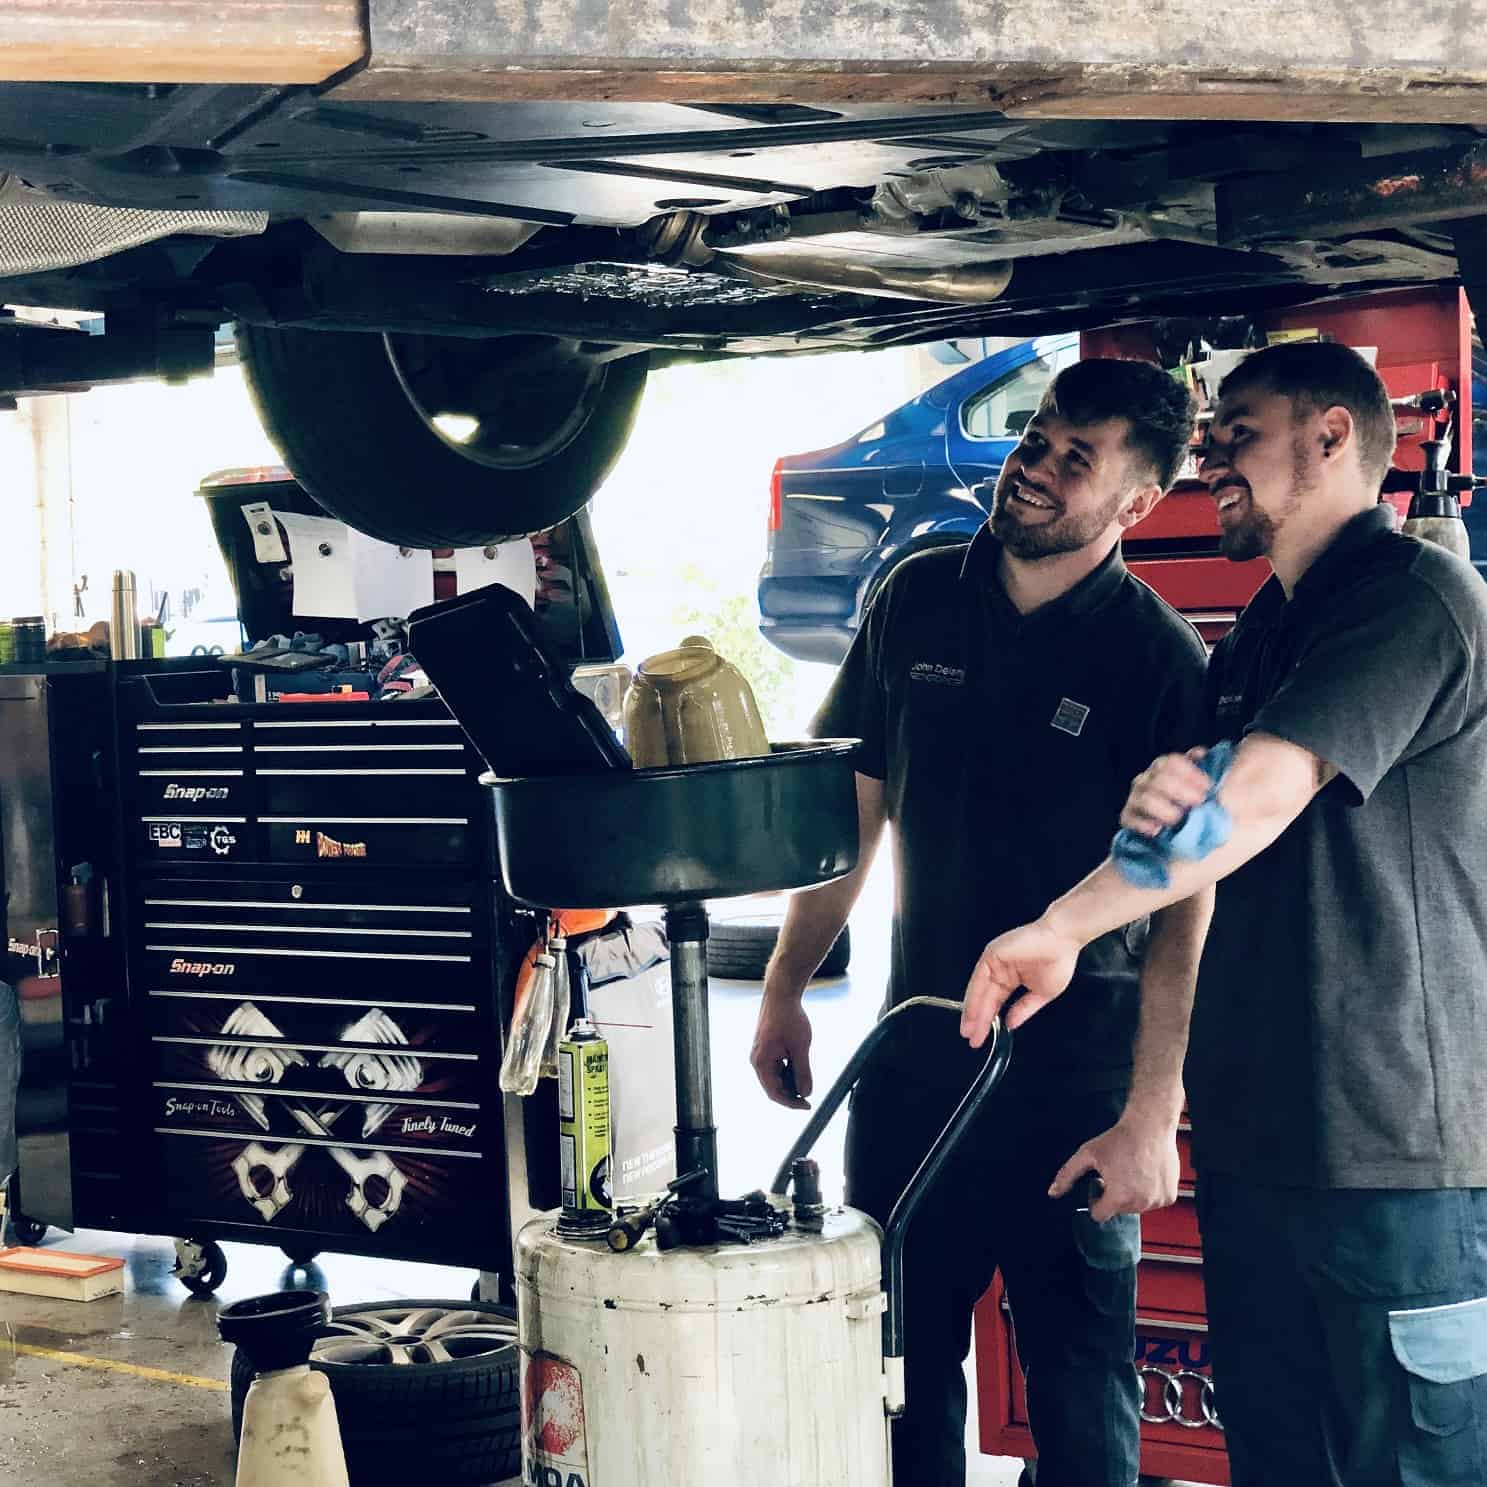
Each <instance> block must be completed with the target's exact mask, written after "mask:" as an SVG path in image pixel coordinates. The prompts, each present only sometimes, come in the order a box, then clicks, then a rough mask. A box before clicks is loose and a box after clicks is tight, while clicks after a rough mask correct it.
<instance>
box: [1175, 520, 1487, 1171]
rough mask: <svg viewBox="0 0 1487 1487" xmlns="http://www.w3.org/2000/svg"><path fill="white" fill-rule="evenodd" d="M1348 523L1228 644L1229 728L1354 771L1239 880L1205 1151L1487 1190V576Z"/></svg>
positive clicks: (1220, 913) (1223, 938) (1206, 1088)
mask: <svg viewBox="0 0 1487 1487" xmlns="http://www.w3.org/2000/svg"><path fill="white" fill-rule="evenodd" d="M1392 528H1393V522H1392V516H1391V513H1390V512H1389V511H1388V510H1387V509H1386V508H1378V509H1375V510H1372V511H1368V512H1365V513H1363V514H1362V515H1360V516H1358V517H1356V518H1355V519H1354V520H1353V521H1352V522H1350V523H1349V524H1348V526H1346V527H1345V528H1344V529H1343V531H1342V532H1341V534H1340V535H1339V536H1338V537H1337V539H1336V540H1335V541H1334V543H1333V544H1332V546H1331V547H1329V548H1328V549H1327V550H1326V552H1324V553H1323V554H1322V556H1321V557H1320V558H1318V559H1317V561H1316V562H1315V563H1313V564H1312V566H1311V567H1310V568H1309V569H1308V570H1307V572H1306V574H1305V575H1304V576H1303V578H1302V579H1301V581H1300V582H1299V583H1298V584H1297V585H1296V589H1295V592H1294V594H1293V596H1292V598H1291V599H1290V601H1289V602H1287V600H1286V597H1285V594H1284V591H1283V590H1282V589H1281V587H1280V584H1279V583H1278V582H1277V581H1276V580H1274V579H1272V580H1271V581H1270V582H1269V583H1268V584H1267V585H1266V586H1265V587H1264V588H1262V589H1261V590H1260V592H1259V594H1257V595H1256V597H1255V599H1254V600H1253V601H1252V603H1251V604H1250V606H1249V608H1248V609H1246V610H1245V612H1244V614H1243V616H1242V617H1241V618H1240V621H1239V623H1238V625H1237V626H1236V627H1235V629H1234V630H1233V632H1232V633H1231V634H1230V635H1229V636H1228V637H1226V638H1225V640H1224V641H1223V642H1222V643H1221V644H1220V645H1219V647H1218V648H1217V650H1216V651H1215V652H1214V655H1213V659H1212V663H1211V666H1210V671H1209V686H1208V697H1209V707H1210V718H1211V722H1212V733H1213V736H1214V737H1215V738H1237V737H1239V736H1241V735H1243V734H1245V733H1250V732H1255V731H1263V732H1265V733H1270V734H1274V735H1276V736H1277V737H1280V738H1284V739H1288V740H1289V741H1290V742H1292V743H1295V744H1299V745H1301V746H1302V747H1303V748H1306V749H1309V750H1310V751H1311V752H1312V753H1313V754H1316V755H1317V756H1318V757H1319V758H1321V759H1324V760H1326V761H1328V762H1329V763H1331V764H1333V765H1335V766H1336V767H1337V769H1338V770H1339V771H1340V774H1339V776H1338V778H1336V779H1335V780H1333V782H1332V783H1331V784H1330V785H1328V786H1327V788H1326V789H1325V790H1323V791H1322V792H1321V793H1320V794H1319V795H1317V796H1316V797H1315V798H1314V799H1313V800H1312V802H1311V803H1310V804H1309V805H1308V806H1307V808H1306V809H1305V810H1304V811H1303V812H1302V814H1301V815H1300V816H1299V817H1298V818H1297V819H1296V821H1295V822H1293V823H1292V825H1291V826H1290V827H1288V828H1287V829H1286V831H1284V832H1283V833H1282V834H1281V836H1280V837H1279V838H1278V839H1277V840H1276V841H1275V842H1274V843H1273V844H1272V845H1271V846H1270V847H1268V848H1267V849H1266V850H1265V851H1264V852H1262V853H1260V854H1259V855H1258V856H1257V857H1255V858H1253V859H1252V860H1251V861H1250V862H1248V863H1247V864H1246V865H1245V866H1244V867H1243V868H1241V869H1240V870H1239V871H1238V872H1236V873H1234V874H1233V875H1231V876H1230V877H1229V878H1227V879H1225V880H1224V881H1223V882H1222V883H1221V884H1220V885H1219V888H1218V903H1217V908H1216V910H1215V914H1214V921H1213V928H1212V930H1211V931H1210V933H1209V936H1208V943H1207V946H1206V948H1205V950H1204V955H1203V963H1202V970H1201V972H1200V975H1199V980H1198V996H1197V1002H1196V1005H1195V1007H1194V1014H1193V1026H1192V1039H1191V1043H1190V1047H1189V1053H1188V1064H1187V1089H1188V1101H1189V1106H1190V1108H1191V1111H1192V1117H1193V1135H1194V1155H1195V1160H1196V1161H1197V1163H1198V1165H1199V1167H1200V1170H1201V1169H1206V1170H1212V1171H1217V1172H1224V1173H1228V1174H1231V1175H1235V1176H1243V1177H1246V1178H1249V1179H1251V1180H1255V1181H1260V1182H1272V1183H1276V1184H1279V1185H1283V1186H1303V1187H1331V1188H1335V1187H1368V1188H1434V1187H1481V1186H1487V669H1484V668H1487V585H1484V584H1483V582H1482V580H1481V578H1479V577H1478V576H1477V574H1476V573H1475V572H1474V571H1473V569H1472V568H1471V567H1470V566H1469V565H1467V564H1465V563H1463V562H1461V561H1459V560H1458V559H1456V558H1454V557H1452V556H1450V555H1449V554H1448V553H1446V552H1444V551H1442V550H1441V549H1440V548H1437V547H1433V546H1430V545H1429V544H1426V543H1420V542H1416V541H1414V540H1413V539H1411V538H1408V537H1404V536H1401V535H1399V534H1397V533H1395V532H1394V531H1393V529H1392Z"/></svg>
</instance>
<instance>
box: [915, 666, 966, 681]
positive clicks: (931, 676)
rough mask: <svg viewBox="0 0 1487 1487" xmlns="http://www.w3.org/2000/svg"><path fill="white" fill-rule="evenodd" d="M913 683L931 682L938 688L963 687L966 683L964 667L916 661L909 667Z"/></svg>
mask: <svg viewBox="0 0 1487 1487" xmlns="http://www.w3.org/2000/svg"><path fill="white" fill-rule="evenodd" d="M909 680H910V681H911V682H929V683H930V684H931V685H933V686H936V687H963V686H965V681H966V669H965V667H964V666H946V665H944V664H943V663H942V662H940V661H915V662H914V664H913V665H912V666H911V667H909Z"/></svg>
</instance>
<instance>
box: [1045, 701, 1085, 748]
mask: <svg viewBox="0 0 1487 1487" xmlns="http://www.w3.org/2000/svg"><path fill="white" fill-rule="evenodd" d="M1088 717H1089V709H1088V708H1087V707H1086V706H1085V705H1084V704H1083V703H1082V702H1074V701H1072V700H1071V699H1070V698H1068V697H1061V698H1060V699H1059V704H1058V706H1057V707H1056V708H1055V709H1054V712H1053V722H1052V725H1051V726H1052V727H1054V728H1057V729H1058V731H1059V732H1060V733H1068V734H1072V735H1073V737H1075V738H1078V737H1079V735H1080V734H1081V733H1083V732H1084V724H1085V720H1086V719H1087V718H1088Z"/></svg>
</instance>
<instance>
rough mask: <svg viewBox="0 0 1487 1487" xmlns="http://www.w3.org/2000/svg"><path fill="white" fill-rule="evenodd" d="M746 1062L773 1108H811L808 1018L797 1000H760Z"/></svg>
mask: <svg viewBox="0 0 1487 1487" xmlns="http://www.w3.org/2000/svg"><path fill="white" fill-rule="evenodd" d="M749 1062H750V1063H751V1064H753V1066H754V1073H755V1074H756V1075H757V1076H758V1079H759V1083H760V1084H761V1085H762V1086H763V1088H764V1093H765V1094H767V1095H768V1096H769V1098H770V1099H771V1100H773V1101H774V1102H775V1104H776V1105H788V1106H789V1107H790V1108H791V1109H792V1110H809V1109H810V1108H811V1102H810V1100H809V1099H808V1098H807V1096H808V1095H809V1094H810V1092H811V1019H810V1018H809V1017H807V1016H806V1014H805V1008H803V1007H802V1006H801V1005H800V1002H799V1000H798V999H795V998H789V997H770V996H766V997H765V998H764V1002H763V1005H762V1006H761V1007H760V1008H759V1022H758V1025H757V1026H756V1027H755V1029H754V1048H753V1052H752V1053H750V1054H749Z"/></svg>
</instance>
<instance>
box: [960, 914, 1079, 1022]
mask: <svg viewBox="0 0 1487 1487" xmlns="http://www.w3.org/2000/svg"><path fill="white" fill-rule="evenodd" d="M1080 949H1081V947H1080V945H1079V944H1078V943H1077V942H1075V941H1074V940H1071V939H1069V938H1068V937H1067V936H1065V935H1063V934H1060V933H1059V932H1058V931H1057V930H1056V929H1054V928H1053V926H1052V925H1050V924H1049V923H1048V922H1047V921H1046V920H1043V919H1039V920H1038V921H1037V922H1036V923H1033V924H1024V925H1022V926H1021V927H1020V928H1018V929H1009V930H1008V931H1007V932H1006V934H1004V935H998V936H997V937H996V939H994V940H993V941H992V942H991V943H990V944H989V945H988V946H987V947H986V949H984V950H983V951H982V952H981V959H980V960H978V961H977V962H976V969H975V970H973V971H972V972H971V979H970V980H969V981H968V982H967V983H966V999H965V1010H964V1011H963V1012H962V1013H961V1014H960V1035H961V1037H963V1038H966V1039H969V1041H970V1044H971V1047H972V1048H979V1047H980V1046H981V1045H982V1044H983V1043H984V1042H985V1041H986V1035H987V1033H988V1032H990V1031H991V1024H992V1022H993V1021H994V1020H995V1019H996V1017H997V1014H998V1013H1000V1012H1001V1010H1002V1008H1003V1007H1004V1006H1005V1005H1006V1004H1007V1002H1008V1001H1009V1000H1010V999H1011V997H1012V996H1013V995H1014V994H1015V993H1016V991H1017V989H1018V987H1023V988H1025V990H1024V992H1023V995H1022V996H1021V997H1019V998H1018V1001H1017V1005H1016V1006H1015V1007H1013V1008H1012V1010H1011V1012H1009V1013H1008V1014H1007V1027H1008V1028H1009V1029H1010V1028H1017V1027H1021V1026H1022V1024H1023V1023H1025V1022H1026V1021H1027V1020H1028V1018H1029V1017H1031V1016H1032V1015H1033V1014H1034V1013H1035V1012H1037V1011H1038V1010H1039V1009H1040V1008H1042V1007H1045V1006H1047V1004H1048V1003H1049V1002H1051V1001H1052V1000H1053V999H1054V998H1055V997H1057V996H1060V995H1062V993H1063V991H1064V989H1065V988H1066V987H1067V986H1068V984H1069V978H1070V977H1071V976H1073V974H1074V963H1075V961H1077V960H1078V959H1079V951H1080Z"/></svg>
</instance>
